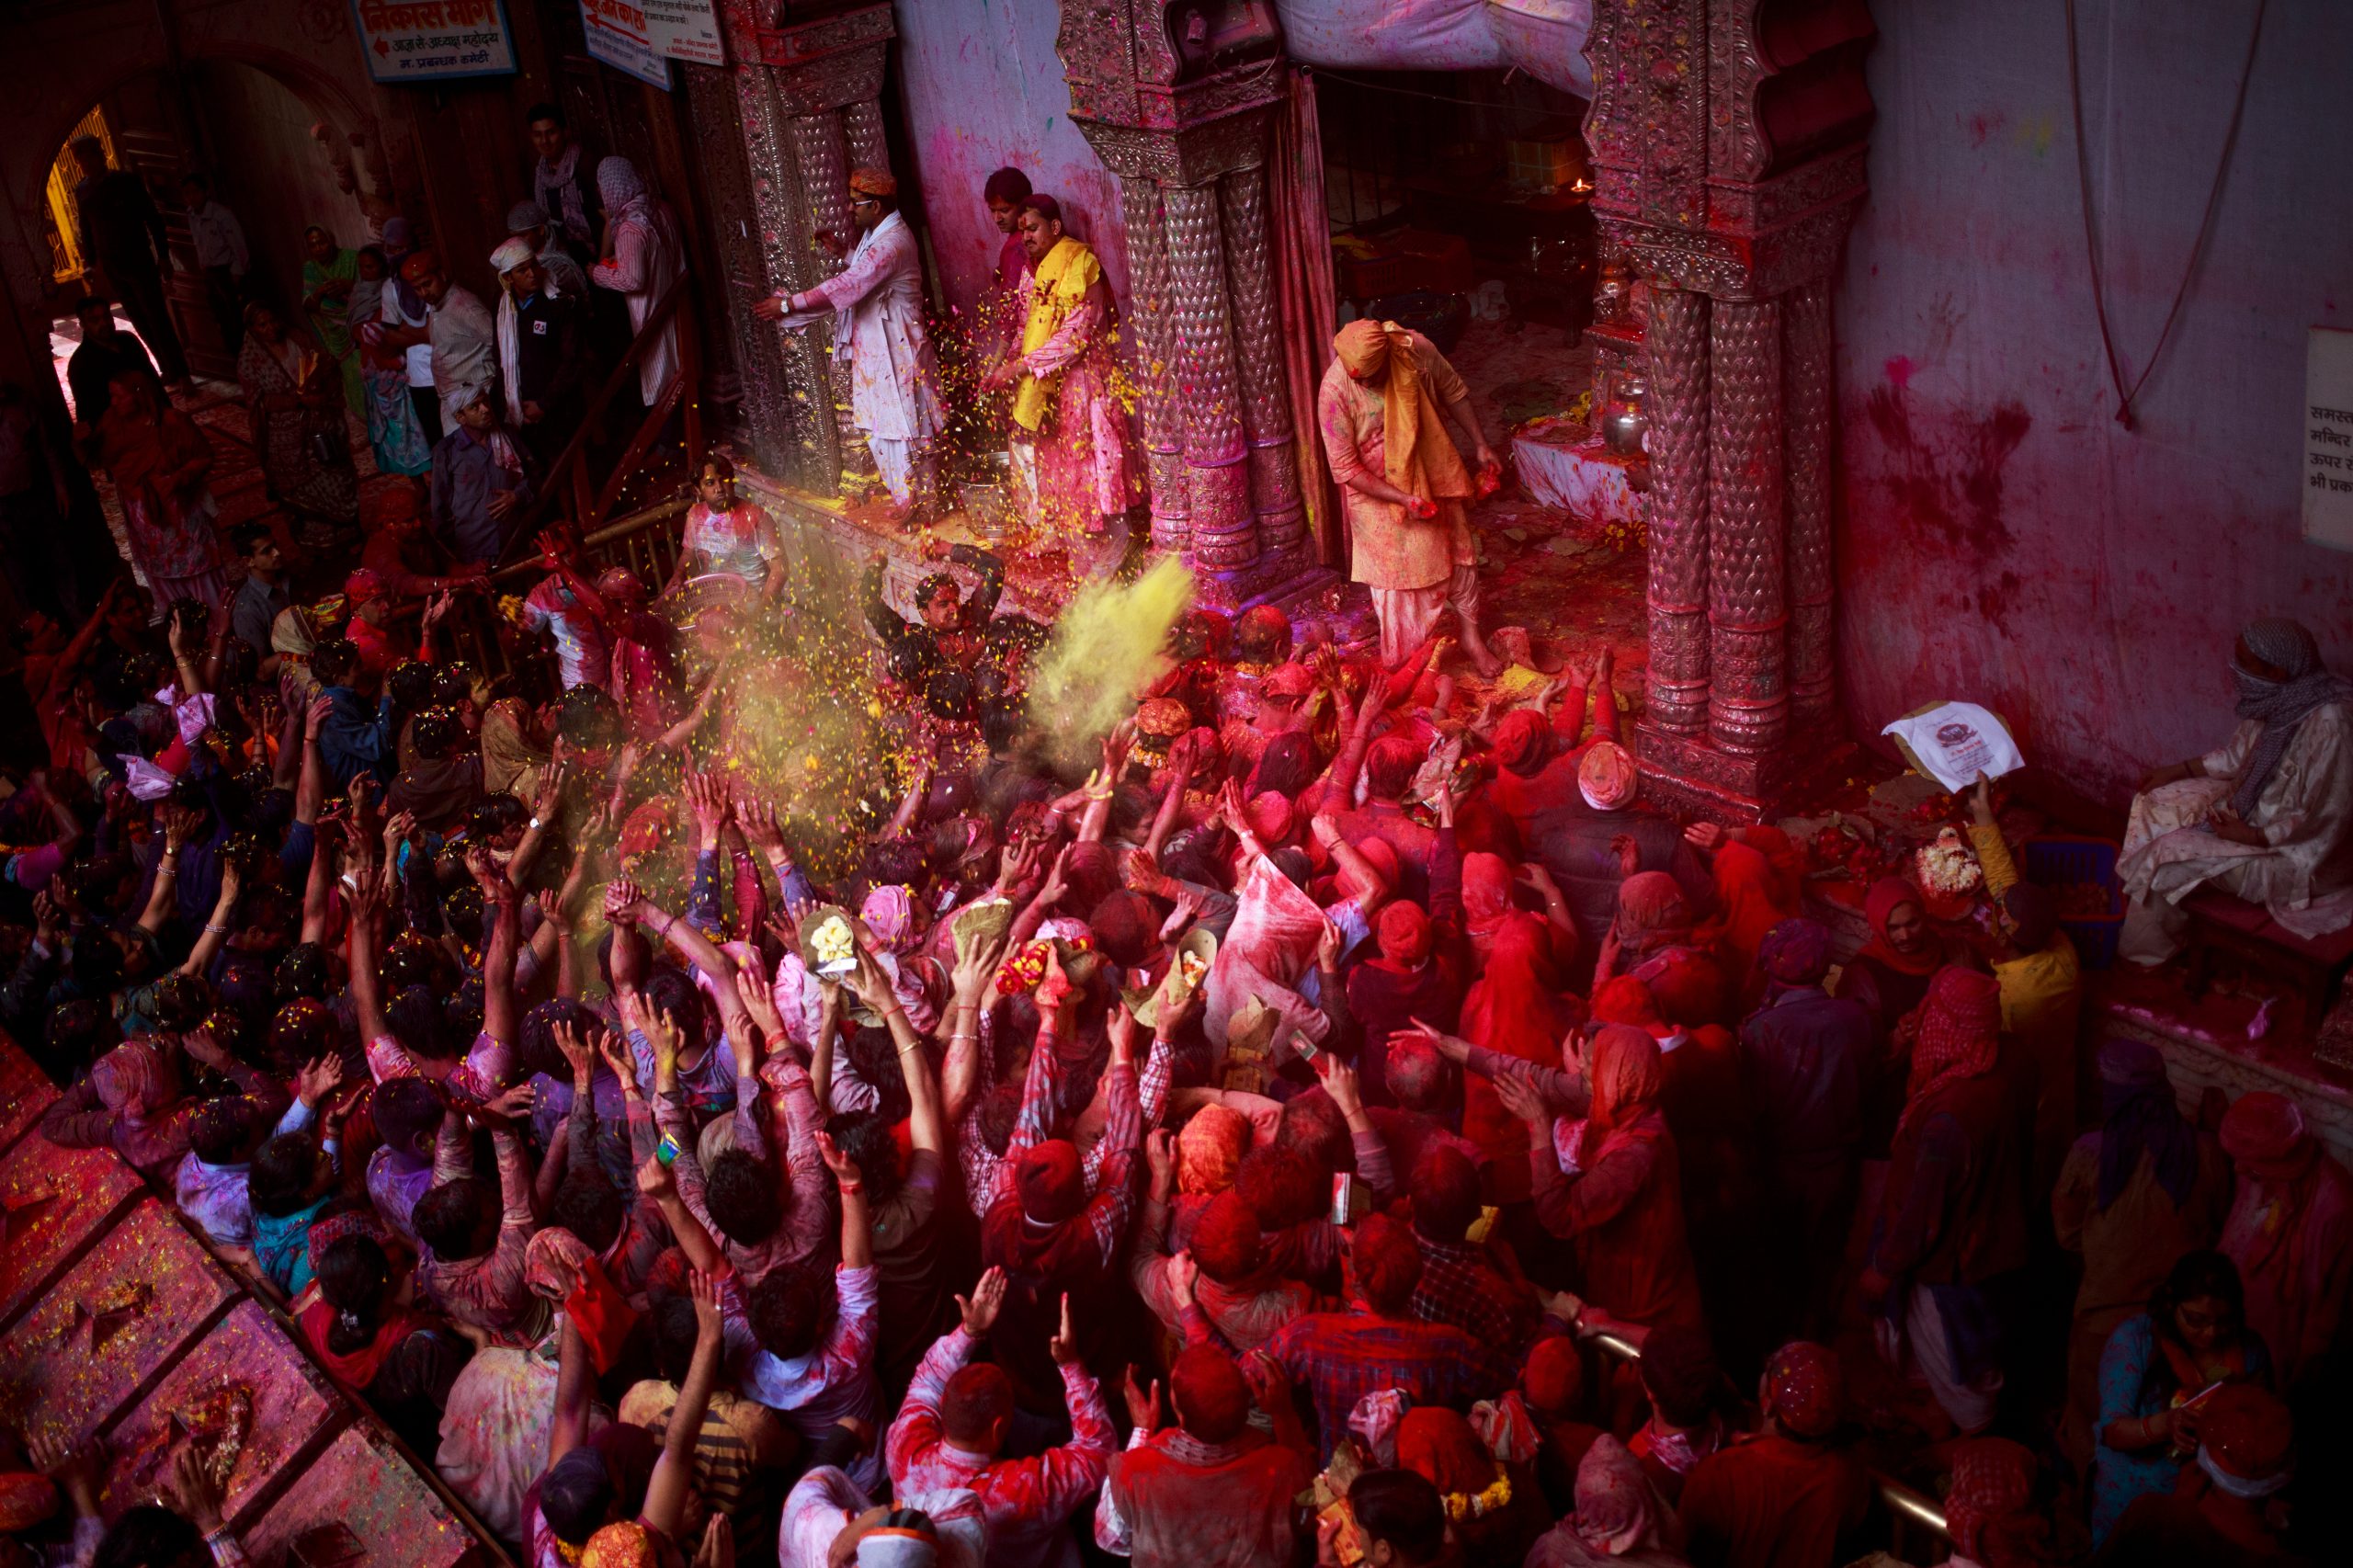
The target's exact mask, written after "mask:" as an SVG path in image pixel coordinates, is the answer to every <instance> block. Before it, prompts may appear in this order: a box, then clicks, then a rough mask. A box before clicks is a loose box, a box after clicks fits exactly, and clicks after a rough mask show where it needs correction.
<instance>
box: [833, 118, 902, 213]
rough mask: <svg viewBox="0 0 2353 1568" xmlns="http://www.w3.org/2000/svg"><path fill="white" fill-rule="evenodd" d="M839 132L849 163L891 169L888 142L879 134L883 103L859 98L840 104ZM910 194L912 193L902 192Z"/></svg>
mask: <svg viewBox="0 0 2353 1568" xmlns="http://www.w3.org/2000/svg"><path fill="white" fill-rule="evenodd" d="M842 135H843V137H844V138H845V139H846V140H847V142H848V143H849V166H850V167H851V168H854V169H879V170H881V172H882V173H884V174H889V173H890V172H891V143H890V140H889V138H887V137H886V136H884V135H883V133H882V106H881V104H880V103H878V102H877V101H875V100H874V99H872V98H860V99H858V101H857V102H856V103H849V104H844V105H843V106H842ZM904 194H906V195H910V196H911V195H913V194H914V193H913V192H907V193H904Z"/></svg>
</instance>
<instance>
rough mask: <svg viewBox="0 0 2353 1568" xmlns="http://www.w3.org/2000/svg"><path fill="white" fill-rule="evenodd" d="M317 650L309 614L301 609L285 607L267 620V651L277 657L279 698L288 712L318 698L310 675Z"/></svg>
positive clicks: (305, 705) (316, 687)
mask: <svg viewBox="0 0 2353 1568" xmlns="http://www.w3.org/2000/svg"><path fill="white" fill-rule="evenodd" d="M318 646H319V642H318V638H317V637H316V635H315V634H314V633H313V631H312V630H311V616H310V612H309V611H308V610H306V609H304V608H302V607H301V605H289V606H287V607H286V608H284V609H282V610H279V611H278V614H277V615H276V616H275V617H274V618H273V619H271V620H270V623H269V650H270V652H271V653H276V654H277V655H278V695H279V697H280V698H281V699H283V700H284V702H285V704H286V706H287V708H288V709H289V710H292V709H297V708H303V707H307V706H308V705H309V704H310V700H311V699H312V698H313V697H316V696H317V695H318V694H319V683H318V681H317V680H316V679H314V678H313V676H312V675H311V655H312V654H313V653H316V652H317V651H318Z"/></svg>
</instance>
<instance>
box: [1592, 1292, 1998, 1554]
mask: <svg viewBox="0 0 2353 1568" xmlns="http://www.w3.org/2000/svg"><path fill="white" fill-rule="evenodd" d="M1583 1337H1584V1339H1585V1342H1586V1344H1588V1345H1592V1346H1596V1347H1597V1348H1598V1349H1599V1350H1600V1351H1601V1352H1602V1354H1604V1355H1606V1356H1611V1357H1614V1358H1617V1359H1619V1360H1620V1361H1639V1360H1641V1359H1642V1357H1643V1352H1642V1349H1641V1347H1640V1346H1636V1345H1635V1344H1634V1342H1633V1341H1632V1340H1631V1339H1627V1338H1625V1337H1623V1336H1621V1335H1616V1334H1612V1333H1610V1332H1608V1330H1606V1329H1605V1330H1604V1331H1602V1332H1601V1333H1599V1334H1595V1335H1585V1336H1583ZM1870 1477H1871V1489H1872V1490H1873V1491H1874V1492H1875V1493H1877V1494H1878V1495H1879V1501H1880V1506H1881V1507H1883V1508H1885V1509H1886V1510H1887V1514H1888V1533H1889V1538H1890V1539H1889V1540H1888V1548H1887V1549H1888V1551H1890V1552H1891V1553H1892V1554H1893V1555H1894V1556H1896V1557H1898V1558H1901V1559H1903V1560H1904V1562H1927V1561H1928V1559H1929V1558H1930V1557H1931V1556H1933V1555H1934V1554H1935V1552H1934V1549H1936V1548H1938V1547H1939V1546H1942V1545H1945V1544H1948V1543H1949V1542H1950V1540H1951V1539H1952V1537H1951V1535H1950V1534H1949V1531H1948V1530H1947V1529H1946V1528H1945V1511H1944V1509H1942V1508H1941V1507H1938V1506H1937V1501H1936V1499H1935V1498H1933V1497H1929V1496H1927V1495H1925V1494H1921V1493H1919V1492H1915V1491H1914V1490H1913V1489H1912V1488H1911V1487H1909V1486H1906V1485H1904V1483H1902V1482H1900V1481H1898V1480H1896V1479H1895V1478H1894V1477H1893V1476H1891V1475H1884V1474H1882V1473H1881V1472H1880V1471H1876V1470H1874V1471H1871V1472H1870ZM1915 1547H1916V1551H1915V1550H1913V1549H1914V1548H1915Z"/></svg>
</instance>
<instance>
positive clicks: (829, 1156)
mask: <svg viewBox="0 0 2353 1568" xmlns="http://www.w3.org/2000/svg"><path fill="white" fill-rule="evenodd" d="M817 1157H818V1158H819V1159H821V1160H823V1161H824V1162H825V1168H826V1169H827V1170H829V1171H831V1172H833V1173H834V1185H835V1187H839V1188H841V1189H842V1190H843V1191H844V1192H856V1191H858V1189H859V1188H860V1187H863V1186H864V1185H865V1184H864V1179H863V1176H862V1174H861V1173H860V1172H859V1170H858V1162H857V1161H856V1160H853V1159H851V1158H850V1157H849V1156H848V1155H847V1154H845V1153H842V1151H841V1145H840V1144H838V1143H835V1142H834V1135H833V1134H832V1133H830V1132H820V1133H818V1134H817Z"/></svg>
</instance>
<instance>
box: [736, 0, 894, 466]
mask: <svg viewBox="0 0 2353 1568" xmlns="http://www.w3.org/2000/svg"><path fill="white" fill-rule="evenodd" d="M720 8H721V16H722V24H723V25H724V27H725V28H726V32H727V43H728V58H729V60H730V61H731V62H732V63H730V64H729V65H728V66H727V67H726V68H725V70H726V74H728V76H729V77H730V78H732V86H733V97H734V109H735V119H736V121H737V126H738V129H739V132H740V135H741V138H742V142H743V151H742V158H743V164H744V166H745V172H746V176H747V179H748V187H749V188H748V191H747V193H746V194H747V195H748V198H749V200H748V208H745V207H737V206H733V205H732V204H729V203H723V202H722V203H721V204H720V205H719V207H718V212H719V220H718V222H717V223H716V224H715V225H714V226H715V227H716V228H717V229H718V231H719V238H720V244H721V246H722V251H723V252H724V253H725V254H726V259H727V272H728V290H727V294H726V297H725V299H723V300H721V301H712V302H711V305H710V309H712V310H713V311H714V312H724V315H725V320H724V322H723V323H722V322H712V323H710V324H708V327H707V330H712V331H721V330H723V331H725V332H727V333H729V334H730V335H732V336H733V341H734V344H735V349H736V356H735V357H736V360H737V362H738V363H739V364H740V365H742V366H743V368H744V369H743V376H744V410H745V426H746V428H747V430H748V431H749V434H750V437H751V444H752V448H753V451H754V453H755V455H756V457H757V458H758V460H759V462H760V464H761V466H762V467H763V468H765V469H767V470H768V471H769V472H772V473H774V474H775V475H776V476H777V477H779V478H781V479H786V480H789V481H790V482H791V483H795V484H797V485H799V486H801V488H803V489H807V490H813V491H815V492H818V493H819V494H834V493H835V491H836V490H838V489H839V487H840V483H841V477H842V472H843V469H844V466H845V463H846V462H847V464H848V465H849V466H851V467H853V468H856V469H858V470H861V471H864V470H866V469H868V468H869V467H870V459H869V458H868V457H867V455H866V452H865V447H864V442H863V440H862V439H861V438H860V437H859V436H858V432H857V430H856V429H855V427H854V426H851V425H850V424H849V422H848V403H849V396H848V386H847V371H846V369H845V370H842V371H838V372H837V371H836V369H835V365H834V362H833V355H832V340H831V330H830V328H829V327H828V326H827V325H826V324H823V323H820V324H816V325H813V326H811V327H808V328H806V329H804V330H802V331H800V332H790V333H788V332H784V331H781V330H780V329H779V328H778V327H777V326H776V325H775V324H773V323H770V322H761V321H756V320H754V319H753V318H752V315H751V311H750V307H751V304H752V302H753V301H756V300H758V299H761V298H764V297H766V296H767V295H770V294H774V293H777V292H779V291H786V290H789V291H792V292H800V291H802V290H808V289H811V288H813V287H815V286H816V285H817V284H818V283H821V282H823V281H824V279H825V278H829V277H831V276H833V275H834V274H835V273H836V272H838V271H840V270H841V267H842V260H841V258H840V257H837V256H834V255H833V254H832V253H831V252H829V251H827V250H826V249H825V248H824V246H823V245H822V244H819V243H818V241H817V235H818V234H819V233H823V232H826V231H831V232H833V233H836V234H841V235H844V236H847V235H849V234H850V233H852V225H851V222H850V216H849V188H848V179H849V171H850V170H851V169H852V168H853V167H858V166H877V167H881V166H887V165H888V161H889V152H888V147H887V143H886V142H885V140H884V137H883V133H882V108H881V91H882V62H883V53H884V51H885V50H886V49H887V48H888V47H889V44H890V40H892V37H894V36H895V35H896V32H897V27H896V25H895V23H894V22H893V21H892V14H891V6H890V5H889V4H888V3H887V0H885V3H880V4H868V5H850V6H843V5H840V4H838V3H833V4H828V3H825V0H814V3H809V0H783V3H782V4H781V5H779V3H778V0H721V6H720ZM690 69H692V68H690ZM731 231H733V232H731Z"/></svg>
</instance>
